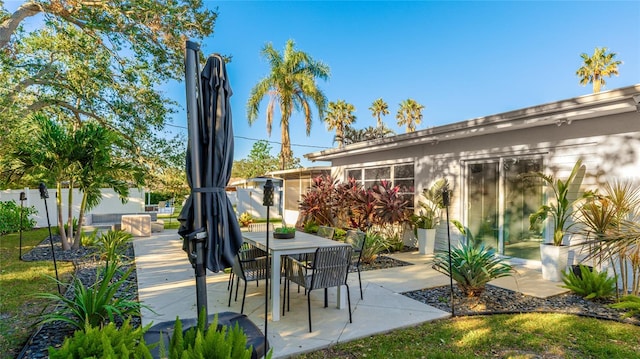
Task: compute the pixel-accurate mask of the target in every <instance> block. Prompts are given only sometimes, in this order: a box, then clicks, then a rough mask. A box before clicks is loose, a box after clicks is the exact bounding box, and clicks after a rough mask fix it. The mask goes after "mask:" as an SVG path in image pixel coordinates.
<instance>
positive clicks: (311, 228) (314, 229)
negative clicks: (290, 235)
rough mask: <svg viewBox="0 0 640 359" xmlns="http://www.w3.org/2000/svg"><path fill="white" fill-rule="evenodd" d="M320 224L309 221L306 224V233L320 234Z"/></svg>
mask: <svg viewBox="0 0 640 359" xmlns="http://www.w3.org/2000/svg"><path fill="white" fill-rule="evenodd" d="M319 227H320V226H318V224H317V223H316V222H314V221H309V222H306V223H305V224H304V232H305V233H318V228H319Z"/></svg>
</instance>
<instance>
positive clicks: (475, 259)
mask: <svg viewBox="0 0 640 359" xmlns="http://www.w3.org/2000/svg"><path fill="white" fill-rule="evenodd" d="M433 268H434V269H435V270H437V271H439V272H441V273H444V274H446V275H448V276H451V277H452V278H453V280H454V281H456V283H457V284H458V287H459V288H460V290H461V291H462V293H464V294H465V295H466V296H467V297H476V296H479V295H480V294H482V292H484V289H485V285H486V284H487V283H489V282H490V281H492V280H494V279H497V278H501V277H507V276H510V275H512V274H513V268H512V267H511V265H509V264H508V263H506V262H505V261H504V259H502V258H499V257H497V256H496V254H495V251H494V250H493V249H491V248H485V246H484V245H483V244H480V245H478V246H474V245H472V244H469V243H464V242H463V243H462V244H461V245H460V246H458V247H456V248H454V249H452V250H451V271H449V253H448V252H440V253H437V254H436V256H435V259H434V265H433Z"/></svg>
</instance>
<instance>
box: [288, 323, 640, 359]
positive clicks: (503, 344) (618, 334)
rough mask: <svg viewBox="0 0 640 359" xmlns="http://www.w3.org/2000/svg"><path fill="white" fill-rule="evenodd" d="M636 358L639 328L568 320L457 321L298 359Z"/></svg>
mask: <svg viewBox="0 0 640 359" xmlns="http://www.w3.org/2000/svg"><path fill="white" fill-rule="evenodd" d="M542 356H544V357H545V358H547V357H549V358H625V359H627V358H640V327H638V326H634V325H632V324H622V323H617V322H611V321H604V320H597V319H592V318H584V317H578V316H573V315H566V314H540V313H530V314H516V315H494V316H482V317H480V316H478V317H458V318H454V319H449V320H440V321H435V322H430V323H425V324H422V325H420V326H417V327H412V328H407V329H402V330H396V331H393V332H391V333H388V334H384V335H376V336H371V337H368V338H364V339H360V340H356V341H352V342H348V343H344V344H338V345H336V346H333V347H331V348H330V349H327V350H320V351H316V352H313V353H309V354H305V355H300V356H298V357H297V358H299V359H319V358H478V357H481V358H540V357H542Z"/></svg>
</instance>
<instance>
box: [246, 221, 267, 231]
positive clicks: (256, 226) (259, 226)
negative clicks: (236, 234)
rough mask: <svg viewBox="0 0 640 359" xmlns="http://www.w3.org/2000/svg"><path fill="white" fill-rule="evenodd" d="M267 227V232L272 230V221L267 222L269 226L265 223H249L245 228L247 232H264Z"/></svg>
mask: <svg viewBox="0 0 640 359" xmlns="http://www.w3.org/2000/svg"><path fill="white" fill-rule="evenodd" d="M267 228H269V232H273V223H269V227H267V223H266V222H264V223H249V225H248V226H247V230H248V231H249V232H266V231H267Z"/></svg>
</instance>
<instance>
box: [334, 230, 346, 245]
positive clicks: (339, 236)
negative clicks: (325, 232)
mask: <svg viewBox="0 0 640 359" xmlns="http://www.w3.org/2000/svg"><path fill="white" fill-rule="evenodd" d="M346 236H347V231H345V230H344V229H342V228H335V230H334V232H333V240H334V241H340V242H344V239H345V237H346Z"/></svg>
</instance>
